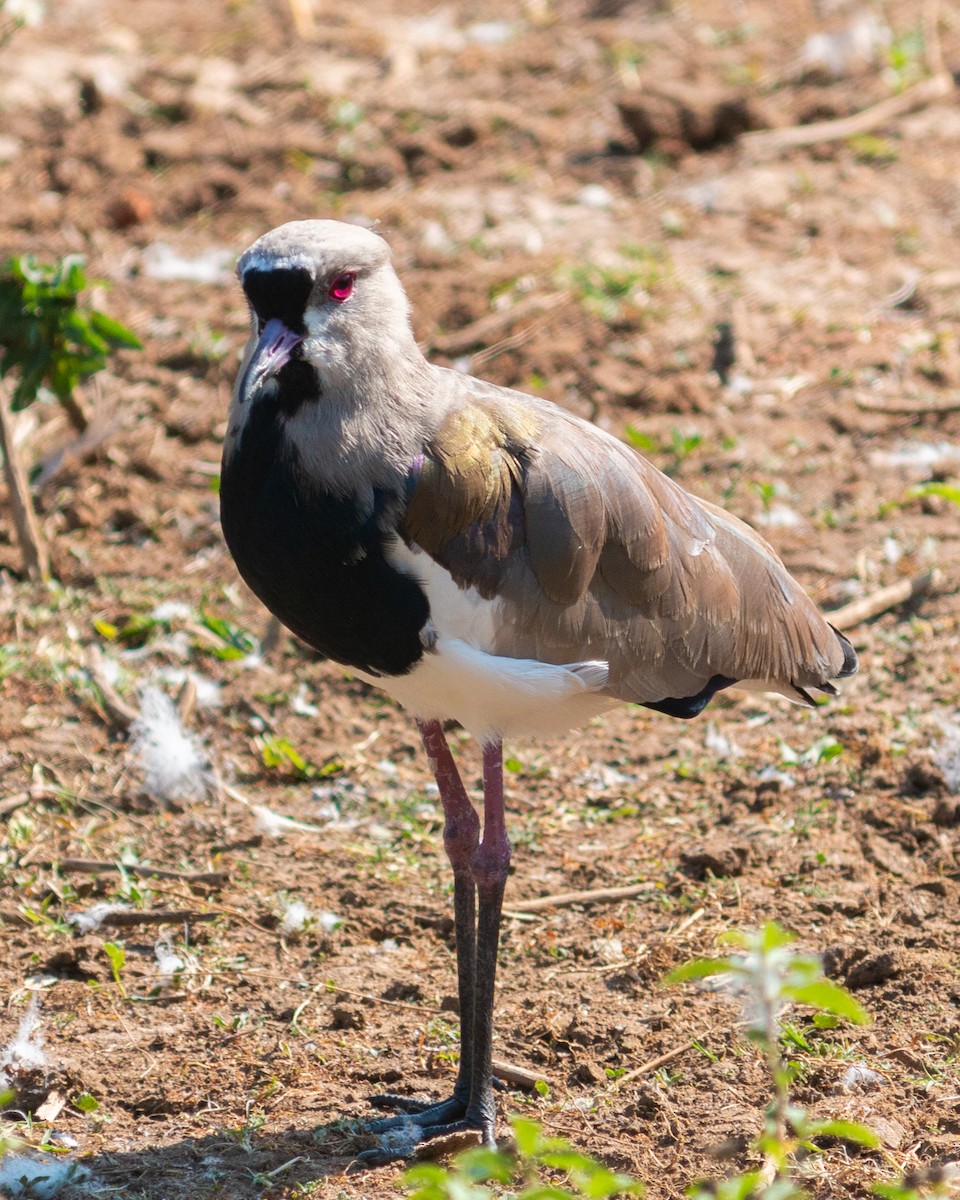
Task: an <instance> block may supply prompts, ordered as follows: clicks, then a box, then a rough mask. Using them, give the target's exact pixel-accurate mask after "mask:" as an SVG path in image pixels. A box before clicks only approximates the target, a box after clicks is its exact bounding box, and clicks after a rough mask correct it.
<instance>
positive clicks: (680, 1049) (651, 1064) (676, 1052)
mask: <svg viewBox="0 0 960 1200" xmlns="http://www.w3.org/2000/svg"><path fill="white" fill-rule="evenodd" d="M689 1049H690V1044H689V1042H687V1043H685V1044H684V1045H682V1046H674V1048H673V1049H672V1050H668V1051H667V1052H666V1053H665V1054H660V1055H658V1056H657V1057H656V1058H651V1059H650V1060H649V1061H648V1062H645V1063H643V1064H642V1065H641V1066H639V1067H634V1069H633V1070H632V1071H628V1072H627V1073H626V1075H621V1076H620V1078H619V1079H618V1080H617V1083H618V1084H622V1083H630V1081H631V1080H633V1079H638V1078H639V1077H640V1076H641V1075H649V1074H650V1073H651V1072H652V1071H659V1070H660V1068H661V1067H665V1066H666V1065H667V1063H671V1062H673V1060H674V1059H675V1058H679V1057H680V1055H681V1054H686V1052H687V1051H688V1050H689Z"/></svg>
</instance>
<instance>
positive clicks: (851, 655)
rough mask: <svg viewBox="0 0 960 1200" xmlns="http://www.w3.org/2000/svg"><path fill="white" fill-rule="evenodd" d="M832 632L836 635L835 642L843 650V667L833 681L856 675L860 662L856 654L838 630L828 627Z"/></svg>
mask: <svg viewBox="0 0 960 1200" xmlns="http://www.w3.org/2000/svg"><path fill="white" fill-rule="evenodd" d="M830 628H831V629H833V632H834V633H835V634H836V635H837V641H838V642H839V643H840V646H841V647H842V649H843V666H842V667H841V668H840V670H839V671H838V672H837V673H836V675H835V676H834V678H835V679H845V678H846V677H847V676H848V675H856V673H857V670H858V668H859V666H860V660H859V659H858V658H857V652H856V650H854V648H853V647H852V646H851V645H850V643H849V641H847V639H846V638H845V637H844V636H843V634H842V633H841V632H840V630H839V629H834V628H833V626H832V625H831V626H830Z"/></svg>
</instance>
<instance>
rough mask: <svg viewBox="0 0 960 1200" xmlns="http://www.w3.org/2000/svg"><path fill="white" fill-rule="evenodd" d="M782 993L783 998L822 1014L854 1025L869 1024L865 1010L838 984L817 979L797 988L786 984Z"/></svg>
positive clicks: (868, 1015) (868, 1017) (868, 1016)
mask: <svg viewBox="0 0 960 1200" xmlns="http://www.w3.org/2000/svg"><path fill="white" fill-rule="evenodd" d="M783 992H784V995H785V996H787V997H788V998H789V999H791V1000H795V1001H796V1002H797V1003H798V1004H809V1005H811V1006H812V1007H813V1008H819V1009H820V1010H821V1011H823V1012H828V1013H833V1014H834V1015H835V1016H838V1017H843V1018H844V1019H845V1020H847V1021H852V1022H853V1023H854V1025H868V1024H869V1023H870V1014H869V1013H868V1012H867V1010H866V1009H865V1008H864V1007H863V1006H862V1005H861V1004H860V1003H859V1002H858V1001H856V1000H855V999H854V998H853V996H851V995H850V993H849V992H848V991H847V990H846V988H842V987H840V985H839V984H837V983H833V982H832V981H831V980H829V979H818V980H816V981H814V982H813V983H804V984H800V985H799V986H791V985H789V984H788V985H787V986H785V987H784V989H783Z"/></svg>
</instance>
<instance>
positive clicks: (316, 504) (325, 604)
mask: <svg viewBox="0 0 960 1200" xmlns="http://www.w3.org/2000/svg"><path fill="white" fill-rule="evenodd" d="M396 503H397V497H396V496H394V495H391V494H390V493H388V492H384V491H376V490H375V491H374V492H373V493H372V503H370V498H369V497H368V503H366V504H363V503H362V502H361V500H360V499H358V498H354V497H350V496H348V497H338V496H334V495H331V494H329V493H326V492H323V491H320V490H317V489H316V488H314V487H313V486H312V485H310V484H309V483H308V481H307V480H306V479H305V477H304V474H303V471H302V467H301V463H300V457H299V454H298V453H297V450H296V448H295V447H294V446H292V445H291V444H290V442H289V440H288V438H287V437H286V435H285V433H284V431H283V420H282V417H281V416H280V413H279V412H278V408H277V406H276V404H275V402H273V401H272V398H271V397H270V396H269V395H262V396H261V397H259V398H258V399H257V400H256V401H255V402H254V404H253V406H252V409H251V412H250V413H249V415H248V419H247V422H246V425H245V427H244V430H243V433H242V434H241V436H240V438H239V440H238V442H237V445H236V446H235V448H234V450H233V453H232V455H231V456H230V458H229V461H226V460H225V461H224V464H223V473H222V476H221V480H220V517H221V522H222V524H223V533H224V537H225V538H226V542H227V546H228V547H229V549H230V553H231V554H232V555H233V557H234V560H235V561H236V564H237V567H238V569H239V571H240V574H241V575H242V576H243V578H244V580H245V581H246V582H247V584H248V585H249V587H250V588H251V590H252V591H253V592H254V593H255V594H256V595H257V596H258V597H259V598H260V599H261V600H262V601H263V603H264V604H265V605H266V606H267V608H269V609H270V611H271V612H272V613H274V614H275V615H276V616H277V617H279V618H280V620H281V621H282V622H283V623H284V625H286V626H287V627H288V628H289V629H291V630H292V631H293V632H294V633H295V634H296V635H297V636H298V637H300V638H302V639H303V640H304V641H305V642H307V643H308V644H309V645H311V646H313V647H314V649H316V650H319V651H320V653H321V654H324V655H326V656H327V657H328V658H332V659H334V660H335V661H336V662H340V663H344V664H345V665H347V666H352V667H357V668H358V669H360V670H363V671H367V672H369V673H370V674H378V675H402V674H404V673H406V672H407V671H409V670H410V668H411V667H412V666H413V665H414V664H415V663H416V662H417V661H418V660H419V658H420V657H421V655H422V654H423V646H422V644H421V641H420V630H421V629H422V628H423V626H424V624H425V623H426V621H427V619H428V617H429V615H430V608H429V605H428V603H427V598H426V596H425V595H424V593H423V590H422V588H421V587H420V586H419V584H418V583H417V582H416V581H415V580H414V579H411V578H410V577H409V576H407V575H403V574H401V573H400V572H399V571H397V570H395V569H394V568H393V567H392V566H390V564H389V563H388V562H387V560H386V558H385V557H384V553H383V549H384V540H385V539H384V534H383V532H382V530H381V528H380V519H381V518H382V517H383V516H384V514H385V512H387V511H388V510H389V508H390V507H391V506H393V505H394V504H396Z"/></svg>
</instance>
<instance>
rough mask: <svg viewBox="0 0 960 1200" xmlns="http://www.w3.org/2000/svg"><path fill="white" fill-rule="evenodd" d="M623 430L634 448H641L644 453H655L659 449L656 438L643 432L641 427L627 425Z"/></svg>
mask: <svg viewBox="0 0 960 1200" xmlns="http://www.w3.org/2000/svg"><path fill="white" fill-rule="evenodd" d="M623 432H624V434H625V435H626V439H627V441H628V442H629V443H630V445H631V446H633V448H634V449H635V450H641V451H642V452H643V453H644V454H655V453H656V452H657V451H658V450H659V449H660V444H659V443H658V441H657V439H656V438H654V437H651V436H650V434H649V433H644V432H643V430H642V429H637V428H635V426H633V425H628V426H627V427H626V429H625V430H624V431H623Z"/></svg>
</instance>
